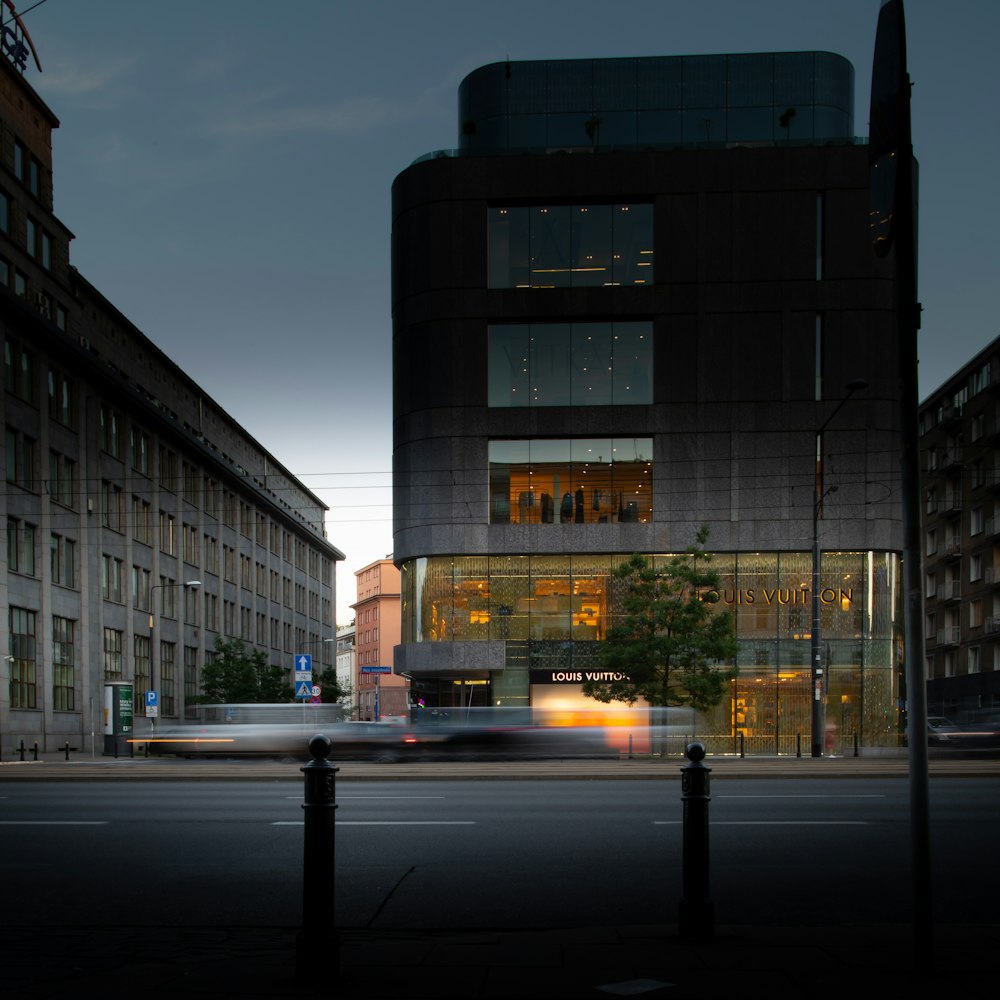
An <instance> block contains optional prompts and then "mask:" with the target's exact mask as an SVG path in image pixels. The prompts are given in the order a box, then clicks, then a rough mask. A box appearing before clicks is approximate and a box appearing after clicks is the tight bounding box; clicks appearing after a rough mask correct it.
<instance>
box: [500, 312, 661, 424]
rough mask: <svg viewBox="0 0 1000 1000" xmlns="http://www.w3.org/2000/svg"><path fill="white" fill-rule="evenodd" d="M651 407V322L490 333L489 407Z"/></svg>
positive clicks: (522, 327) (506, 328) (508, 327)
mask: <svg viewBox="0 0 1000 1000" xmlns="http://www.w3.org/2000/svg"><path fill="white" fill-rule="evenodd" d="M652 402H653V325H652V323H649V322H639V323H533V324H528V323H522V324H504V325H493V326H491V327H490V328H489V405H490V406H504V407H511V406H516V407H522V406H612V405H617V406H621V405H624V404H628V403H635V404H639V403H652Z"/></svg>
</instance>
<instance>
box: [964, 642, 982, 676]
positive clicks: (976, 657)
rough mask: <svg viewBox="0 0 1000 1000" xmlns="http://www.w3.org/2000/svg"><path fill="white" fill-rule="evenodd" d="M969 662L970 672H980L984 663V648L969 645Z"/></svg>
mask: <svg viewBox="0 0 1000 1000" xmlns="http://www.w3.org/2000/svg"><path fill="white" fill-rule="evenodd" d="M967 664H968V669H969V673H970V674H978V673H979V671H980V669H981V664H982V650H981V649H980V648H979V646H970V647H969V653H968V660H967Z"/></svg>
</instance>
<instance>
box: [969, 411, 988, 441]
mask: <svg viewBox="0 0 1000 1000" xmlns="http://www.w3.org/2000/svg"><path fill="white" fill-rule="evenodd" d="M985 436H986V414H985V413H977V414H976V415H975V416H974V417H973V418H972V440H973V441H979V440H981V439H982V438H983V437H985Z"/></svg>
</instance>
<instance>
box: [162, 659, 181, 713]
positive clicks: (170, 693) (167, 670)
mask: <svg viewBox="0 0 1000 1000" xmlns="http://www.w3.org/2000/svg"><path fill="white" fill-rule="evenodd" d="M174 649H175V644H174V643H172V642H161V643H160V697H161V699H162V702H163V703H162V705H161V706H160V708H161V711H162V712H163V714H164V715H176V714H177V695H176V675H175V673H174Z"/></svg>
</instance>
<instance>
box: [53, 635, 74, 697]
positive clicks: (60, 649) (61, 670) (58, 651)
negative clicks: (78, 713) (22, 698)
mask: <svg viewBox="0 0 1000 1000" xmlns="http://www.w3.org/2000/svg"><path fill="white" fill-rule="evenodd" d="M75 631H76V622H74V621H72V620H71V619H69V618H60V617H59V616H58V615H53V616H52V708H53V709H54V710H55V711H57V712H72V711H73V709H74V708H75V707H76V694H75V691H76V676H75V669H76V668H75V662H76V654H75V646H74V635H75Z"/></svg>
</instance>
